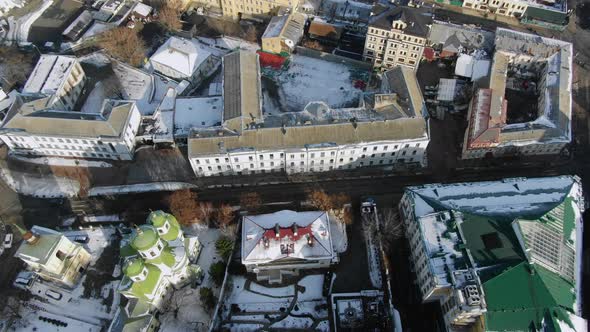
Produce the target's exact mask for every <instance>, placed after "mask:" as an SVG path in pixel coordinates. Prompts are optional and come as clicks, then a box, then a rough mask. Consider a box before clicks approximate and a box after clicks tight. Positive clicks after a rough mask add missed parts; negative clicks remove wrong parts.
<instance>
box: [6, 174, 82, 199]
mask: <svg viewBox="0 0 590 332" xmlns="http://www.w3.org/2000/svg"><path fill="white" fill-rule="evenodd" d="M0 176H1V177H2V179H3V180H4V182H5V183H6V184H8V186H10V188H12V190H14V191H15V192H17V193H19V194H23V195H27V196H34V197H49V198H56V197H72V196H75V195H77V194H78V192H79V191H80V183H79V182H78V181H75V180H72V179H68V178H65V177H58V176H53V177H51V176H45V177H43V178H39V177H35V176H32V175H31V174H28V173H22V172H18V171H14V170H8V169H6V168H3V167H0Z"/></svg>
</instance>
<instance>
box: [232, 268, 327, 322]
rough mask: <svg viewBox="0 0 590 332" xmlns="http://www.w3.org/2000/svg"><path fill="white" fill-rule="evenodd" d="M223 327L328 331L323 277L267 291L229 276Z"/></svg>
mask: <svg viewBox="0 0 590 332" xmlns="http://www.w3.org/2000/svg"><path fill="white" fill-rule="evenodd" d="M229 282H230V285H231V288H230V289H229V293H228V295H227V298H226V300H225V306H224V307H223V309H224V312H223V314H222V327H224V328H228V329H229V330H231V331H248V330H250V331H251V330H252V329H260V328H266V329H268V328H287V329H289V328H291V329H310V330H321V331H328V326H329V324H328V321H327V319H328V312H327V300H326V298H325V297H324V296H323V294H322V290H323V283H324V275H321V274H314V275H308V276H304V277H302V278H301V279H299V280H298V281H297V282H292V283H291V284H285V285H281V286H273V287H267V286H264V285H262V284H258V283H256V282H255V281H252V280H249V279H247V278H245V277H243V276H234V275H232V276H231V279H230V280H229Z"/></svg>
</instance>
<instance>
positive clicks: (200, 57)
mask: <svg viewBox="0 0 590 332" xmlns="http://www.w3.org/2000/svg"><path fill="white" fill-rule="evenodd" d="M209 56H211V52H209V51H208V50H207V49H205V47H202V46H201V44H200V43H198V42H195V41H193V40H189V39H185V38H179V37H170V38H169V39H168V40H167V41H166V42H165V43H164V44H163V45H162V46H160V48H158V50H157V51H156V53H154V55H152V57H151V58H150V61H152V62H157V63H159V64H162V65H164V66H166V67H169V68H171V69H174V70H176V71H178V72H180V73H182V74H183V75H186V77H191V76H192V75H193V73H194V72H195V70H197V68H199V66H200V65H201V63H203V62H204V61H205V60H206V59H207V58H208V57H209Z"/></svg>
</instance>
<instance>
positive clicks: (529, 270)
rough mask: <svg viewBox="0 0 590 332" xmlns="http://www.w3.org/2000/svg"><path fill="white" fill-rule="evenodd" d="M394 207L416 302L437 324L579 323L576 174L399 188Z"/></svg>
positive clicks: (563, 326) (514, 327) (568, 327)
mask: <svg viewBox="0 0 590 332" xmlns="http://www.w3.org/2000/svg"><path fill="white" fill-rule="evenodd" d="M399 208H400V213H401V216H402V218H403V221H404V223H405V225H406V236H407V239H408V241H409V244H410V250H411V260H412V262H413V268H414V271H415V273H416V281H417V283H418V287H419V289H420V293H421V295H422V301H423V302H432V301H437V302H439V303H440V305H441V307H442V312H443V317H444V320H445V323H446V326H447V330H449V331H464V330H466V328H467V329H474V330H479V331H525V330H530V329H531V327H534V329H535V330H545V331H546V330H551V331H553V330H555V331H586V328H585V325H586V322H585V321H584V319H582V318H581V317H580V316H579V315H580V310H581V307H580V303H582V299H581V276H582V275H581V264H582V261H581V260H582V258H581V254H582V227H583V220H582V211H584V209H585V204H584V198H583V193H582V187H581V183H580V179H579V178H578V177H572V176H560V177H550V178H534V179H527V178H515V179H505V180H501V181H492V182H475V183H458V184H446V185H443V184H429V185H422V186H416V187H409V188H406V191H405V194H404V196H403V198H402V200H401V202H400V205H399ZM543 326H545V327H547V326H549V327H550V328H549V329H542V328H541V327H543Z"/></svg>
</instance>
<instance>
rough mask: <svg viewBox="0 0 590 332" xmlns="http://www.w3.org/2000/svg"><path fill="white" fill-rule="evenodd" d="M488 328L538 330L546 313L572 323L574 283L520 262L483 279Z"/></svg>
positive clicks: (543, 269)
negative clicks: (484, 280)
mask: <svg viewBox="0 0 590 332" xmlns="http://www.w3.org/2000/svg"><path fill="white" fill-rule="evenodd" d="M483 288H484V292H485V294H486V303H487V312H486V314H485V323H486V330H488V331H517V330H518V331H529V330H531V328H534V329H539V328H540V327H541V322H542V321H543V318H544V316H545V315H547V314H549V315H551V316H554V317H557V318H559V320H563V321H565V322H568V323H570V322H569V319H568V318H567V312H566V310H571V311H573V310H574V308H573V307H574V302H575V293H574V292H573V289H574V286H573V285H572V284H571V283H569V282H568V281H566V280H565V279H563V278H561V277H560V276H559V275H557V274H555V273H553V272H551V271H549V270H547V269H545V268H543V267H541V266H538V265H534V264H529V263H527V262H523V263H520V264H518V265H516V266H514V267H512V268H509V269H508V270H506V271H504V272H503V273H501V274H499V275H497V276H495V277H493V278H492V279H490V280H488V281H486V282H484V284H483Z"/></svg>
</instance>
